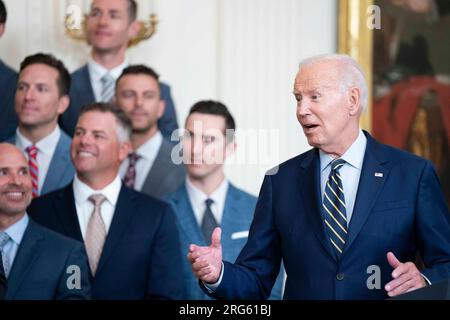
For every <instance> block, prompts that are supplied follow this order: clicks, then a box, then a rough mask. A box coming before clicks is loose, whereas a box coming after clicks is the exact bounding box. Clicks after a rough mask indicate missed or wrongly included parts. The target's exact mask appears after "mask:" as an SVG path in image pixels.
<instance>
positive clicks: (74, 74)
mask: <svg viewBox="0 0 450 320" xmlns="http://www.w3.org/2000/svg"><path fill="white" fill-rule="evenodd" d="M87 70H88V69H87V64H85V65H82V66H81V67H80V68H78V69H76V70H75V71H74V72H72V73H71V75H70V77H71V78H72V81H76V80H80V79H81V78H82V77H83V76H84V74H85V73H86V71H87Z"/></svg>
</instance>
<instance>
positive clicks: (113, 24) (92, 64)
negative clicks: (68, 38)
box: [60, 0, 178, 138]
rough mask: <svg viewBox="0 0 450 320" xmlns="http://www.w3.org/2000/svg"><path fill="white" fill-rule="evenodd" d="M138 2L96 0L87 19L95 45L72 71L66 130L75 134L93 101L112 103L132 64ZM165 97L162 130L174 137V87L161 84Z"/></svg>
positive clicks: (64, 117)
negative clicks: (131, 44)
mask: <svg viewBox="0 0 450 320" xmlns="http://www.w3.org/2000/svg"><path fill="white" fill-rule="evenodd" d="M137 10H138V5H137V3H136V1H135V0H93V1H92V3H91V10H90V12H89V15H88V16H87V18H86V36H87V42H88V44H89V45H90V46H91V47H92V50H91V55H90V58H89V60H88V62H87V63H86V64H85V65H83V66H82V67H80V68H79V69H77V70H75V72H74V73H72V76H71V79H72V86H71V88H70V107H69V108H68V109H67V111H66V112H64V114H63V115H62V116H61V119H60V124H61V127H62V129H63V130H64V131H66V132H67V133H68V134H69V135H71V136H72V135H73V133H74V130H75V125H76V123H77V120H78V115H79V113H80V109H81V107H82V106H84V105H87V104H91V103H93V102H110V101H111V99H112V97H113V96H114V84H115V81H116V80H117V78H118V77H119V75H120V74H121V73H122V71H123V69H125V68H126V67H127V66H128V60H127V59H126V51H127V48H128V44H129V42H130V40H131V39H133V38H134V37H135V36H136V35H137V34H138V32H139V30H140V25H139V22H138V21H137V20H136V16H137ZM160 86H161V88H160V90H161V97H162V99H163V100H164V101H165V103H166V108H165V110H164V114H163V115H162V116H161V118H160V119H159V120H158V126H159V130H160V131H161V133H162V135H163V136H164V137H167V138H170V136H171V134H172V132H173V131H174V130H176V129H178V123H177V116H176V112H175V106H174V103H173V100H172V96H171V90H170V87H169V86H168V85H167V84H164V83H160Z"/></svg>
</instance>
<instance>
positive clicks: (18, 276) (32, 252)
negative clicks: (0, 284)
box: [7, 219, 44, 299]
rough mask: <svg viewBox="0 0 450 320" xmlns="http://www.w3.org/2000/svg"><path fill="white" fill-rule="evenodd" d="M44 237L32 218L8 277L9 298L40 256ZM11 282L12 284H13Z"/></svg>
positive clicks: (12, 296) (12, 297)
mask: <svg viewBox="0 0 450 320" xmlns="http://www.w3.org/2000/svg"><path fill="white" fill-rule="evenodd" d="M43 238H44V236H43V235H42V234H41V233H40V232H39V230H38V229H37V228H36V226H35V225H34V222H33V221H32V220H31V219H30V220H29V222H28V226H27V228H26V230H25V233H24V235H23V238H22V242H21V243H20V246H19V250H18V251H17V254H16V257H15V259H14V263H13V265H12V268H11V273H10V274H9V277H8V290H7V299H14V296H15V294H16V292H17V290H18V289H19V288H20V286H21V284H22V282H23V280H24V278H25V276H26V275H27V274H28V270H29V269H30V268H31V267H32V266H33V263H34V261H35V260H36V259H37V258H38V257H39V255H40V252H41V249H40V244H39V242H40V241H41V240H42V239H43ZM10 284H12V286H11V285H10Z"/></svg>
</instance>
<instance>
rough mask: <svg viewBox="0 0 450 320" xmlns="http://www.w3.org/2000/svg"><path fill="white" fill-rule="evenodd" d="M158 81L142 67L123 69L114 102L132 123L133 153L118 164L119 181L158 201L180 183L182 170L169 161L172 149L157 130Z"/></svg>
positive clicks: (160, 111) (160, 105)
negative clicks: (120, 179)
mask: <svg viewBox="0 0 450 320" xmlns="http://www.w3.org/2000/svg"><path fill="white" fill-rule="evenodd" d="M158 79H159V77H158V74H157V73H156V72H155V71H154V70H152V69H151V68H148V67H146V66H144V65H134V66H129V67H128V68H125V69H124V71H123V73H122V75H121V76H120V77H119V78H118V79H117V84H116V101H117V104H118V105H119V107H120V108H121V109H122V111H124V112H125V113H126V115H127V116H128V117H129V118H130V120H131V123H132V135H131V143H132V145H133V152H131V153H130V154H129V155H128V158H127V159H125V161H123V162H122V165H121V167H120V173H121V177H122V178H123V179H124V182H125V184H126V185H127V186H128V187H130V188H134V189H135V190H137V191H141V192H143V193H145V194H148V195H151V196H154V197H157V198H162V197H164V196H165V195H167V194H169V193H171V192H174V191H175V190H176V189H177V188H178V187H179V186H180V185H181V184H182V183H183V181H184V177H185V169H184V166H183V164H181V163H180V164H178V165H177V164H175V163H174V162H173V161H172V157H171V154H172V149H173V145H172V144H171V143H170V142H169V141H166V140H165V139H164V137H163V135H162V134H161V132H160V130H159V128H158V119H160V118H161V116H162V115H163V113H164V109H165V102H164V100H162V98H161V91H160V83H159V81H158Z"/></svg>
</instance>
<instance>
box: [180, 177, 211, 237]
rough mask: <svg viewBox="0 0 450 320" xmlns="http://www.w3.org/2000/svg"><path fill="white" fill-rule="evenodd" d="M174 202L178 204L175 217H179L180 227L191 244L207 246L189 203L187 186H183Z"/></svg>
mask: <svg viewBox="0 0 450 320" xmlns="http://www.w3.org/2000/svg"><path fill="white" fill-rule="evenodd" d="M174 201H175V203H176V210H175V215H176V216H177V220H178V223H179V226H180V228H181V230H182V231H183V233H184V234H185V235H186V237H187V238H188V240H189V242H190V243H196V244H198V245H206V241H205V238H204V237H203V234H202V233H201V231H200V228H199V226H198V224H197V220H196V219H195V215H194V210H193V209H192V205H191V203H190V201H189V197H188V194H187V191H186V185H185V184H183V185H182V186H181V188H180V189H179V190H178V192H177V193H176V196H175V197H174Z"/></svg>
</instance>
